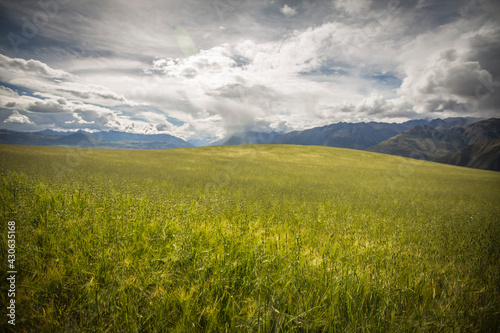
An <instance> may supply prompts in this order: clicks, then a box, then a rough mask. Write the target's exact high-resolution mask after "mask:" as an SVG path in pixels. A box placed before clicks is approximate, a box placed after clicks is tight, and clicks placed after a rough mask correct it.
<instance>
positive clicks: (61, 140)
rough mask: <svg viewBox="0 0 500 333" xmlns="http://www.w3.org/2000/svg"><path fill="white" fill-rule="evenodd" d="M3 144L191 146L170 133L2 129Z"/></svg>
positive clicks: (126, 147) (132, 146) (1, 141)
mask: <svg viewBox="0 0 500 333" xmlns="http://www.w3.org/2000/svg"><path fill="white" fill-rule="evenodd" d="M0 143H7V144H18V145H31V146H72V147H85V148H90V147H93V148H117V149H166V148H186V147H192V146H193V145H191V144H190V143H188V142H186V141H184V140H182V139H180V138H177V137H175V136H172V135H168V134H136V133H125V132H117V131H103V132H96V133H88V132H84V131H78V132H57V131H53V130H44V131H40V132H30V133H28V132H14V131H9V130H0Z"/></svg>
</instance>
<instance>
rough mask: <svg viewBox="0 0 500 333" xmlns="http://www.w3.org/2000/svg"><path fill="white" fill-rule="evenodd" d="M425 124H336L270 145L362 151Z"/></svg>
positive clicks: (279, 140) (277, 140)
mask: <svg viewBox="0 0 500 333" xmlns="http://www.w3.org/2000/svg"><path fill="white" fill-rule="evenodd" d="M425 122H426V120H413V121H409V122H406V123H402V124H396V123H392V124H389V123H375V122H371V123H356V124H351V123H338V124H332V125H328V126H324V127H316V128H312V129H308V130H304V131H295V132H290V133H287V134H283V135H281V136H279V137H277V138H276V139H275V140H273V142H272V143H275V144H298V145H317V146H329V147H338V148H351V149H360V150H364V149H366V148H368V147H370V146H373V145H376V144H377V143H380V142H382V141H384V140H387V139H389V138H391V137H393V136H395V135H397V134H399V133H401V132H403V131H405V130H407V129H408V128H410V127H413V126H415V125H417V124H421V123H425Z"/></svg>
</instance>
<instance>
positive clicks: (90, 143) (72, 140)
mask: <svg viewBox="0 0 500 333" xmlns="http://www.w3.org/2000/svg"><path fill="white" fill-rule="evenodd" d="M54 143H55V144H57V145H61V146H78V147H96V146H99V145H101V143H102V140H100V139H99V138H97V137H95V136H93V135H90V134H86V133H82V132H76V133H73V134H70V135H67V136H63V137H61V138H58V139H57V140H55V141H54Z"/></svg>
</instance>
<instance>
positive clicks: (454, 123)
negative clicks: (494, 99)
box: [0, 117, 500, 171]
mask: <svg viewBox="0 0 500 333" xmlns="http://www.w3.org/2000/svg"><path fill="white" fill-rule="evenodd" d="M0 143H8V144H20V145H39V146H78V147H96V148H117V149H166V148H185V147H192V146H193V145H192V144H191V143H189V142H186V141H184V140H182V139H180V138H177V137H175V136H171V135H168V134H136V133H125V132H118V131H103V132H96V133H89V132H84V131H78V132H56V131H53V130H44V131H41V132H34V133H33V132H32V133H26V132H14V131H8V130H0ZM242 144H296V145H317V146H330V147H339V148H350V149H358V150H368V151H372V152H378V153H384V154H390V155H398V156H403V157H411V158H417V159H424V160H428V161H434V162H440V163H447V164H453V165H460V166H467V167H473V168H480V169H488V170H495V171H500V119H495V118H492V119H479V118H471V117H455V118H446V119H433V120H425V119H421V120H410V121H407V122H404V123H380V122H368V123H337V124H331V125H327V126H322V127H316V128H311V129H307V130H303V131H293V132H288V133H277V132H254V131H249V132H239V133H234V134H232V135H230V136H228V137H226V138H223V139H222V140H219V141H216V142H214V143H213V144H212V145H242Z"/></svg>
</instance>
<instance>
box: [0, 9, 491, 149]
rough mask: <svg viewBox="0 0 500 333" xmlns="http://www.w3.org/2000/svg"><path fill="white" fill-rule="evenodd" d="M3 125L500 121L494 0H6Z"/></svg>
mask: <svg viewBox="0 0 500 333" xmlns="http://www.w3.org/2000/svg"><path fill="white" fill-rule="evenodd" d="M0 13H1V14H0V16H1V21H0V22H1V23H0V121H1V123H0V128H4V129H12V130H27V131H34V130H42V129H47V128H50V129H54V130H78V129H86V130H90V131H94V130H111V129H113V130H119V131H127V132H137V133H168V134H172V135H175V136H178V137H181V138H183V139H186V140H191V141H193V142H195V143H208V142H211V141H213V140H216V139H219V138H221V137H223V136H226V135H228V134H232V133H233V132H237V131H244V130H257V131H290V130H298V129H299V130H300V129H305V128H311V127H315V126H321V125H327V124H331V123H336V122H341V121H342V122H359V121H388V122H392V121H396V122H399V121H405V120H409V119H417V118H438V117H440V118H443V117H450V116H475V117H491V116H493V117H498V116H499V106H500V93H499V92H500V43H499V41H500V24H499V23H498V17H500V2H498V1H494V0H492V1H486V0H484V1H481V0H454V1H452V0H449V1H431V0H427V1H425V0H420V1H417V0H406V1H403V0H401V1H398V0H388V1H374V0H371V1H370V0H357V1H348V0H332V1H326V0H325V1H298V0H289V1H281V0H257V1H255V0H253V1H250V0H249V1H245V0H242V1H239V0H206V1H202V0H182V1H181V0H179V1H178V0H169V1H162V0H140V1H128V0H127V1H125V0H99V1H93V0H90V1H77V0H37V1H31V0H30V1H25V0H18V1H10V0H0Z"/></svg>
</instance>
